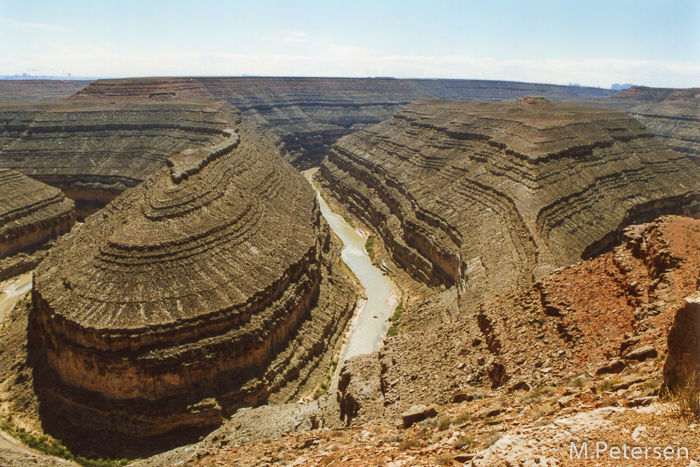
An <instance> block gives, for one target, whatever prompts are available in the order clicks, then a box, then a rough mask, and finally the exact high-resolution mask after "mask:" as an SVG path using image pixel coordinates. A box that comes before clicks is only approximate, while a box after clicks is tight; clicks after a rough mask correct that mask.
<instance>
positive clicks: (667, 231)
mask: <svg viewBox="0 0 700 467" xmlns="http://www.w3.org/2000/svg"><path fill="white" fill-rule="evenodd" d="M40 88H41V86H40V85H39V86H38V87H35V88H32V87H27V86H25V87H19V88H17V89H19V90H18V91H12V92H14V93H16V94H8V95H10V96H11V98H8V99H6V100H7V101H12V102H14V103H8V104H3V105H2V106H0V167H7V168H8V169H2V170H1V171H0V177H5V176H6V177H8V178H7V180H13V181H18V182H17V183H19V184H18V185H17V187H16V188H15V189H12V190H3V189H1V188H0V195H2V196H5V197H6V199H9V200H10V201H9V203H10V204H11V206H10V207H9V208H7V209H5V211H8V212H11V213H12V212H15V211H17V209H16V208H15V207H12V206H15V205H19V204H22V203H23V204H24V205H28V206H29V207H20V208H18V209H19V211H22V210H24V211H23V212H29V211H31V213H32V215H31V216H29V217H31V218H32V219H34V217H36V216H35V215H34V214H33V213H34V212H35V211H33V210H34V209H35V208H37V207H38V206H39V205H41V206H42V209H44V208H45V207H48V208H51V209H53V210H56V209H57V207H61V208H70V209H68V210H67V211H65V212H64V211H61V212H63V214H60V215H59V214H55V213H48V211H47V212H42V213H41V214H40V215H39V214H37V216H38V217H37V218H39V217H40V218H41V219H43V220H42V221H41V222H40V225H41V226H42V228H44V229H45V230H46V231H50V232H51V235H48V236H46V238H44V236H42V240H41V242H34V241H33V240H32V238H33V237H31V236H28V235H24V234H18V235H17V238H18V239H21V242H24V243H22V244H20V243H17V245H15V246H13V249H12V251H11V252H10V253H9V254H8V256H7V258H6V259H4V260H0V261H8V260H12V261H19V262H20V263H22V264H23V266H21V269H22V271H24V270H28V269H34V268H35V269H34V278H33V287H32V291H31V295H29V296H27V297H25V298H24V299H20V300H19V301H18V303H17V304H16V305H15V306H14V309H13V310H9V309H8V310H7V311H6V318H5V322H4V323H3V326H2V329H0V355H2V357H3V358H2V359H0V375H2V378H1V380H0V411H1V413H2V414H3V415H4V416H5V419H4V420H5V421H4V425H3V429H4V430H5V431H8V432H10V433H12V434H13V435H14V436H17V434H18V433H20V432H19V431H17V430H19V429H20V428H21V429H23V430H26V431H27V432H31V433H36V434H37V436H41V435H50V436H54V437H56V438H57V439H60V440H62V441H63V442H64V443H66V444H67V445H68V446H69V447H70V448H71V449H72V450H74V451H75V452H77V453H81V454H87V455H90V456H95V455H97V456H105V455H106V456H111V457H115V458H117V457H124V456H127V457H130V458H132V459H135V458H143V459H142V460H138V461H136V462H135V463H134V465H136V466H139V467H150V466H153V467H155V466H162V465H183V464H185V465H197V466H199V465H202V466H210V465H220V464H222V463H223V465H227V464H231V463H234V462H236V463H240V464H241V465H264V464H268V465H277V464H290V463H293V464H294V465H316V464H318V463H319V462H322V463H325V465H357V463H358V462H360V463H361V462H365V463H368V462H369V463H368V464H367V465H376V463H375V462H374V461H375V460H377V459H382V461H381V462H384V463H390V462H395V463H396V464H394V465H404V464H406V465H407V464H410V463H411V462H419V463H431V462H435V463H439V462H438V460H439V458H441V459H443V460H442V461H440V462H448V463H445V464H441V465H449V464H452V463H457V462H459V463H462V462H472V465H475V466H476V465H490V464H489V463H498V462H501V461H503V462H510V463H511V464H512V465H519V464H518V463H519V462H521V461H522V462H525V460H527V459H532V458H533V456H541V458H542V459H545V460H546V462H551V461H552V459H555V460H556V459H558V460H557V462H559V461H562V459H560V458H557V457H556V456H557V452H558V451H557V449H559V448H561V446H555V445H553V444H552V443H555V444H556V440H557V439H559V438H557V437H556V436H563V435H561V434H556V436H554V435H553V436H551V437H550V438H548V440H549V441H548V442H549V444H546V443H545V444H546V445H543V444H541V443H540V444H538V443H539V442H540V438H537V442H535V443H534V444H533V442H532V441H533V438H532V437H528V436H526V435H523V437H521V438H519V436H521V433H520V430H521V429H523V428H524V429H526V430H539V429H542V430H543V431H542V433H545V432H547V433H553V432H556V430H557V429H559V428H561V426H563V425H566V424H567V423H569V424H574V425H575V424H577V423H579V421H580V420H581V417H582V416H583V417H584V418H585V417H588V416H590V417H592V419H593V421H591V422H590V423H589V422H586V423H584V424H583V425H580V426H581V428H579V429H578V430H579V431H576V430H573V431H575V432H576V433H577V434H576V436H593V433H600V431H595V430H598V429H600V427H601V426H603V423H602V422H600V420H598V419H596V418H595V417H597V415H596V413H597V412H595V411H593V410H592V408H595V409H596V410H597V409H601V408H606V407H614V408H615V409H616V410H617V409H620V410H621V411H622V410H625V411H626V412H624V413H623V412H620V414H617V412H615V413H614V414H612V415H611V414H607V415H605V417H617V418H616V420H617V422H616V423H619V424H620V426H627V425H629V424H631V423H633V421H634V420H635V419H636V418H635V417H645V416H646V415H644V414H645V413H644V412H637V411H636V410H637V409H638V407H640V406H648V407H643V409H645V410H646V409H649V410H661V409H657V408H654V407H659V405H658V404H659V403H660V402H659V399H658V396H659V395H660V394H661V391H662V388H660V383H661V381H662V380H663V377H664V375H666V380H667V382H668V383H670V384H671V385H673V378H674V375H676V374H680V373H681V372H683V371H685V369H686V368H690V369H691V370H694V369H696V367H697V362H695V363H693V362H691V364H690V365H688V364H686V363H684V362H688V361H689V359H688V356H687V353H688V349H691V350H692V349H693V348H695V347H697V343H698V342H700V339H699V338H698V336H696V335H695V334H693V333H692V332H687V331H688V330H689V329H690V327H691V326H689V325H688V324H687V323H691V325H693V326H694V324H692V323H695V321H697V319H696V317H695V314H696V311H697V310H695V308H696V306H695V301H694V300H695V299H694V298H693V297H694V296H693V293H694V292H695V291H696V289H697V271H698V268H699V267H700V266H699V265H700V256H698V249H697V248H696V247H695V245H696V244H697V238H698V235H700V225H699V224H698V223H699V222H700V221H697V220H695V219H692V218H691V217H680V216H675V215H674V216H666V217H661V218H659V216H662V215H668V214H676V215H684V216H697V215H698V208H699V207H700V204H699V201H700V177H699V175H700V172H699V171H700V167H698V164H696V163H695V157H697V148H696V142H697V141H696V139H697V138H695V136H694V134H695V129H694V125H695V123H694V121H695V119H697V117H696V115H697V108H696V107H694V106H696V99H697V93H695V91H694V90H676V91H674V90H659V89H649V88H637V87H633V88H631V89H630V90H627V91H624V92H622V93H618V94H614V93H613V92H611V91H608V90H600V89H593V88H581V87H577V86H552V85H538V84H528V83H508V82H496V81H468V80H395V79H390V78H369V79H325V78H139V79H123V80H98V81H94V82H92V83H90V84H88V83H75V90H76V91H77V92H76V93H75V94H72V95H70V97H67V95H68V90H67V89H68V88H66V87H65V86H58V87H56V88H55V89H54V90H51V89H48V88H47V90H46V91H41V90H40ZM0 89H2V88H1V87H0ZM32 92H33V93H35V94H36V96H37V97H36V98H34V99H32V98H31V97H29V96H31V94H32ZM613 94H614V95H613ZM525 95H537V96H541V97H522V96H525ZM12 96H14V97H12ZM545 97H546V98H545ZM57 98H59V99H60V100H55V99H57ZM51 99H54V101H52V102H40V101H48V100H51ZM445 99H451V100H445ZM466 99H479V101H476V100H466ZM0 100H2V99H0ZM571 100H577V101H580V102H582V103H585V104H586V105H587V106H586V107H584V106H583V105H580V104H579V103H575V102H571ZM500 101H508V102H500ZM622 110H625V111H626V112H628V113H624V112H622ZM318 165H320V169H319V171H318V173H317V175H316V176H315V181H316V182H317V184H318V186H319V187H320V193H319V197H318V198H317V197H316V196H314V191H313V190H312V188H311V187H310V186H309V184H308V182H307V181H306V180H304V178H303V177H302V176H301V175H300V174H299V173H298V172H297V169H307V168H309V167H312V166H318ZM29 177H31V178H29ZM3 180H5V179H4V178H3ZM13 183H15V182H13ZM45 184H48V185H51V186H47V185H45ZM4 186H5V185H4V184H3V185H2V187H3V188H4ZM7 186H9V185H7ZM32 196H34V198H32ZM2 199H3V198H2V197H1V196H0V207H2V206H4V205H3V204H2V203H3V201H2ZM71 200H74V202H75V205H74V207H73V204H72V203H73V202H72V201H71ZM325 201H328V204H329V205H331V207H332V208H333V209H334V210H335V213H329V212H328V210H327V209H326V208H327V206H326V203H325ZM13 203H14V204H13ZM8 206H9V205H8ZM322 206H323V210H324V212H323V214H322V212H321V209H322ZM19 211H17V212H19ZM37 212H38V211H37ZM2 215H3V214H2V212H0V216H2ZM23 215H24V214H23ZM13 216H14V214H13ZM324 216H335V217H336V218H337V219H340V220H342V222H343V223H344V227H345V228H348V229H350V230H356V232H352V233H353V234H357V233H361V234H362V235H365V236H367V235H372V237H370V238H371V241H370V242H368V243H367V244H366V245H365V246H366V249H367V252H366V253H367V254H368V255H369V257H371V263H374V267H377V268H381V270H382V271H383V272H384V274H385V275H386V276H388V277H381V278H379V279H381V280H382V282H386V283H387V284H389V285H386V286H385V285H384V284H382V285H381V288H382V290H384V289H386V291H391V289H392V286H391V281H393V282H394V283H395V284H397V290H396V292H399V291H400V294H397V295H392V296H391V298H390V300H389V302H391V304H392V308H391V309H387V310H382V311H377V312H375V311H372V313H370V314H368V315H367V316H365V318H367V320H368V321H370V322H371V325H370V327H371V329H372V331H373V332H374V331H379V335H378V336H376V335H374V334H373V335H372V336H369V335H368V336H364V338H363V339H361V340H362V341H363V342H362V345H363V350H362V351H359V352H354V351H353V352H350V355H349V357H350V358H347V359H346V358H345V357H344V355H343V354H342V353H341V352H342V351H343V350H341V349H342V347H343V344H344V341H345V339H344V337H346V336H348V335H349V333H348V330H349V329H350V328H351V326H352V325H353V324H352V322H351V321H352V320H351V318H352V314H353V310H355V309H356V307H357V305H358V303H361V302H362V298H363V295H364V294H363V292H362V290H361V287H360V285H359V283H360V282H363V280H364V279H365V278H364V277H359V281H358V278H357V277H354V275H353V273H352V272H351V271H350V270H349V269H347V268H346V265H344V264H343V263H342V262H341V243H340V241H339V240H338V238H337V237H336V235H335V234H334V233H332V232H331V229H330V228H329V226H328V223H327V222H326V221H325V220H324ZM58 218H60V219H61V222H64V221H65V222H64V224H65V226H64V224H60V222H58V221H57V220H56V219H58ZM0 219H2V217H0ZM14 219H15V217H13V220H14ZM76 219H77V220H78V221H80V222H79V223H78V224H77V225H76V226H75V227H74V228H73V229H72V231H71V232H70V233H68V231H69V230H70V229H71V227H73V223H74V222H75V220H76ZM83 221H84V223H83ZM42 222H43V223H42ZM15 223H16V222H15ZM7 224H8V225H9V224H11V222H8V223H7ZM58 224H60V225H61V226H62V227H61V228H56V227H52V226H55V225H58ZM68 224H70V225H68ZM1 225H2V223H0V226H1ZM0 228H2V227H0ZM51 229H53V230H51ZM22 232H25V233H26V232H27V229H26V228H25V230H22ZM41 235H43V234H41ZM356 236H357V235H356ZM56 237H58V239H56ZM13 238H14V237H13ZM47 239H49V243H48V244H45V243H44V242H45V241H46V240H47ZM353 242H354V243H353V244H352V245H351V246H350V248H351V249H355V250H360V249H362V243H363V239H362V238H361V237H358V238H356V239H355V240H353ZM41 244H45V245H46V246H44V247H42V246H40V245H41ZM5 245H6V244H5V243H0V246H3V247H4V246H5ZM37 245H39V246H38V253H36V252H33V251H34V250H35V249H36V248H37ZM347 246H348V245H346V248H347ZM15 247H16V248H15ZM49 247H50V249H49ZM364 254H365V253H363V255H364ZM344 256H345V257H347V253H346V254H344ZM18 258H19V259H18ZM42 259H43V262H41V264H39V265H38V267H37V264H38V263H39V261H41V260H42ZM365 262H367V261H366V260H365ZM0 264H2V263H1V262H0ZM18 264H19V263H18ZM368 267H370V266H368ZM19 270H20V268H16V269H14V270H13V271H15V272H16V271H19ZM15 272H13V273H11V274H10V275H14V274H15ZM360 275H362V274H360ZM8 277H9V276H8ZM379 279H372V280H373V281H374V282H376V283H377V284H373V285H377V288H380V286H379V284H378V282H379ZM389 279H391V280H389ZM26 280H28V279H27V276H23V279H22V281H26ZM24 286H25V282H21V283H20V282H17V284H16V285H15V286H14V287H15V289H17V290H18V291H19V290H21V291H24V290H26V289H25V287H24ZM6 289H7V290H14V289H12V285H10V286H7V287H6ZM3 290H4V289H3ZM17 293H19V292H17ZM368 295H369V294H368ZM399 295H400V298H399ZM12 298H13V300H14V299H16V297H14V296H13V297H12ZM382 301H383V302H385V303H388V302H387V300H386V299H385V298H384V297H383V296H382V297H381V298H380V299H379V302H382ZM396 302H399V307H398V308H397V309H396V312H395V313H394V315H393V316H391V317H390V318H389V321H388V322H387V321H386V320H385V318H386V317H387V316H389V315H391V312H392V309H393V306H395V305H396V304H397V303H396ZM380 305H381V304H380ZM3 313H5V311H4V310H3ZM674 320H675V322H676V325H675V326H673V327H672V325H673V323H674ZM389 326H391V328H392V332H391V333H390V334H389V337H386V338H384V339H383V343H382V337H383V335H384V332H386V329H387V328H388V327H389ZM358 329H359V327H358ZM669 329H675V331H671V335H670V336H669V334H668V331H669ZM667 339H668V344H667ZM364 341H366V342H364ZM377 341H379V344H378V342H377ZM377 344H378V345H377ZM372 350H374V351H373V352H372ZM667 352H668V358H666V369H665V370H663V371H662V366H664V360H663V359H664V357H666V354H667ZM684 352H685V353H684ZM356 354H359V355H356ZM699 361H700V360H699ZM679 362H681V364H679ZM693 365H695V366H693ZM335 382H337V387H336V386H335ZM607 386H610V388H611V389H609V390H608V389H604V387H607ZM615 388H616V389H615ZM655 404H657V405H655ZM640 410H642V409H640ZM594 412H595V413H594ZM606 413H607V412H606ZM611 413H612V412H611ZM8 415H9V418H8V417H7V416H8ZM555 416H556V417H561V418H560V419H561V420H563V421H562V422H561V423H557V424H556V425H553V424H551V423H550V422H551V420H550V418H552V419H553V418H554V417H555ZM567 417H568V418H567ZM601 417H602V416H601ZM625 417H629V418H630V420H626V419H625ZM447 419H449V420H448V421H449V423H447V425H446V426H447V428H444V427H443V428H440V427H441V426H443V425H445V423H446V422H445V423H443V421H444V420H447ZM421 420H422V421H421ZM572 420H573V421H572ZM645 420H646V419H645ZM664 420H665V419H664ZM599 422H600V423H599ZM587 423H589V424H587ZM645 423H650V422H645ZM562 424H563V425H562ZM567 426H568V425H567ZM589 428H590V430H589ZM686 428H687V429H686ZM686 428H684V429H685V430H686V431H684V432H683V433H684V434H683V435H682V436H683V437H684V439H685V437H686V435H687V432H690V431H692V428H689V427H686ZM467 430H471V432H472V433H473V434H474V439H473V440H472V441H470V442H463V440H464V439H465V438H466V433H467ZM495 430H498V433H501V434H503V432H508V435H506V436H505V437H504V438H503V442H502V443H501V445H499V444H498V443H499V442H500V441H498V442H496V443H495V444H494V446H496V448H493V449H492V448H490V446H491V445H492V444H493V443H491V442H490V441H488V438H489V437H490V436H492V435H493V436H495ZM547 430H549V431H547ZM586 430H589V431H586ZM631 430H635V426H634V425H633V426H631ZM688 430H690V431H688ZM573 431H572V432H573ZM546 436H549V435H546ZM566 436H569V435H568V434H567V435H566ZM553 440H554V441H553ZM190 443H194V444H190ZM406 443H409V444H406ZM507 443H510V444H507ZM519 443H520V444H519ZM528 443H529V444H528ZM523 445H527V446H528V447H527V449H526V448H523ZM498 446H501V447H498ZM504 446H505V447H504ZM508 446H518V449H521V450H522V449H524V450H525V451H522V452H527V454H523V456H524V457H523V458H522V459H515V458H514V457H508V455H507V454H503V453H504V452H506V453H507V452H508V449H510V448H509V447H508ZM553 446H554V447H553ZM499 449H500V450H499ZM528 449H529V450H528ZM538 449H539V451H538ZM164 451H165V452H164ZM516 451H517V452H521V451H518V450H516ZM528 456H529V457H528ZM526 458H527V459H526ZM0 459H3V461H6V462H7V463H10V465H24V464H25V463H27V462H35V463H37V465H54V463H55V462H56V460H55V459H53V458H41V457H40V456H35V455H34V454H32V453H27V452H25V453H22V454H17V453H16V452H15V453H14V454H10V453H7V452H6V450H5V449H3V447H2V446H1V445H0ZM524 459H525V460H524ZM356 461H357V462H356ZM13 462H14V464H12V463H13ZM115 465H116V464H115ZM506 465H507V463H506Z"/></svg>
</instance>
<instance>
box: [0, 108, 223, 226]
mask: <svg viewBox="0 0 700 467" xmlns="http://www.w3.org/2000/svg"><path fill="white" fill-rule="evenodd" d="M230 112H231V111H230V109H229V107H228V105H226V104H224V103H213V102H208V103H174V104H169V103H149V104H138V103H124V102H121V103H119V104H118V105H111V104H108V103H99V104H86V103H82V104H76V103H66V102H61V103H53V104H44V105H34V106H6V107H4V108H3V109H2V110H0V167H5V168H12V169H15V170H17V171H19V172H22V173H23V174H25V175H28V176H30V177H32V178H34V179H36V180H40V181H42V182H44V183H47V184H49V185H51V186H54V187H57V188H60V189H61V190H63V192H64V193H65V195H66V196H68V197H69V198H71V199H73V200H75V201H76V205H77V216H78V218H81V219H82V218H84V217H87V216H88V215H89V214H91V213H93V212H95V211H96V210H97V209H99V208H101V207H103V206H104V205H106V204H107V203H108V202H109V201H111V200H112V199H113V198H114V197H115V196H117V195H118V194H119V193H121V192H122V191H124V190H125V189H127V188H129V187H133V186H136V185H137V184H139V183H140V182H141V181H143V180H144V179H145V178H146V176H148V175H150V174H152V173H154V172H156V171H157V170H158V169H159V168H161V167H162V166H163V165H164V164H165V161H166V159H167V158H168V157H169V156H173V155H175V154H178V153H179V152H181V151H183V150H186V149H197V148H203V147H207V146H209V145H212V144H217V143H219V142H221V141H223V140H224V139H225V135H224V133H223V132H222V130H223V129H224V128H226V125H227V122H228V120H229V116H230Z"/></svg>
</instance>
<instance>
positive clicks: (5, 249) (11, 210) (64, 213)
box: [0, 169, 75, 281]
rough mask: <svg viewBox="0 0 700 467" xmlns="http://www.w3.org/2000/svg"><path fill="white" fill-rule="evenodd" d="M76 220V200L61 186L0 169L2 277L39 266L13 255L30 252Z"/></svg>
mask: <svg viewBox="0 0 700 467" xmlns="http://www.w3.org/2000/svg"><path fill="white" fill-rule="evenodd" d="M74 223H75V210H74V203H73V201H71V200H69V199H67V198H66V197H65V196H64V195H63V193H62V192H61V190H59V189H57V188H52V187H50V186H48V185H45V184H43V183H41V182H37V181H36V180H32V179H31V178H29V177H27V176H25V175H22V174H21V173H19V172H15V171H14V170H9V169H0V281H2V280H4V279H6V278H7V277H10V276H11V275H16V274H20V273H22V272H24V271H25V270H27V269H30V268H32V267H34V266H36V264H34V263H32V262H29V263H27V262H22V261H19V262H18V261H14V260H12V259H11V258H10V257H11V256H13V255H16V254H17V253H31V252H32V251H33V250H35V249H36V248H38V247H40V246H41V245H43V244H45V243H46V242H48V241H50V240H52V239H54V238H56V237H58V236H59V235H63V234H64V233H66V232H68V231H70V229H71V227H73V224H74Z"/></svg>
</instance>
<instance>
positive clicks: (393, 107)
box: [73, 77, 613, 169]
mask: <svg viewBox="0 0 700 467" xmlns="http://www.w3.org/2000/svg"><path fill="white" fill-rule="evenodd" d="M526 94H536V95H541V96H545V97H548V98H550V99H555V100H556V99H579V98H602V97H606V96H610V95H611V94H613V92H612V91H610V90H602V89H596V88H586V87H583V88H582V87H573V86H556V85H549V84H533V83H517V82H506V81H479V80H418V79H391V78H366V79H357V78H252V77H250V78H247V77H246V78H142V79H125V80H100V81H95V82H93V83H92V84H91V85H90V86H88V87H86V88H85V89H83V90H82V91H80V92H79V93H78V94H76V95H75V97H74V98H73V100H75V101H81V100H95V99H100V100H103V99H112V100H113V99H115V98H116V99H119V100H154V99H158V100H182V99H192V98H197V99H200V98H203V97H205V96H207V95H208V96H211V97H212V98H214V99H220V100H225V101H227V102H229V103H230V104H232V105H234V106H235V107H237V108H239V109H240V110H241V111H242V112H243V114H244V115H246V116H248V117H249V118H251V119H253V120H254V121H255V122H256V123H257V124H258V125H260V126H261V127H264V128H267V129H269V130H270V131H272V132H274V133H276V134H277V135H279V136H280V137H281V138H282V139H283V140H284V142H285V144H286V145H287V147H288V149H289V153H290V156H291V160H292V163H293V164H294V165H295V166H296V167H298V168H301V169H307V168H309V167H311V166H315V165H318V164H320V162H321V160H322V159H323V156H324V155H325V154H326V153H327V152H328V148H329V147H330V146H331V145H332V144H333V143H334V142H335V141H337V140H338V138H340V137H341V136H344V135H347V134H350V133H352V132H354V131H355V130H357V129H359V128H363V127H366V126H368V125H372V124H375V123H379V122H381V121H383V120H385V119H387V118H389V117H391V115H393V114H394V113H395V112H396V111H397V110H398V109H399V108H400V107H401V106H403V105H405V104H407V103H409V102H412V101H415V100H418V99H425V98H441V99H485V100H507V99H517V98H519V97H521V96H522V95H526Z"/></svg>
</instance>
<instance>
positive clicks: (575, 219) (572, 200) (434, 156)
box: [321, 99, 700, 309]
mask: <svg viewBox="0 0 700 467" xmlns="http://www.w3.org/2000/svg"><path fill="white" fill-rule="evenodd" d="M321 175H322V177H323V178H324V179H325V182H326V183H327V185H328V187H329V189H330V190H331V191H332V192H333V193H334V195H335V196H337V197H338V198H339V199H341V200H342V201H343V202H344V203H345V204H347V205H349V207H350V209H351V211H352V212H353V213H354V214H356V215H357V216H359V217H361V218H363V219H365V220H366V221H367V222H368V223H370V224H372V225H373V226H374V227H375V228H376V230H377V232H378V233H379V234H380V235H381V237H382V239H383V240H384V243H385V244H386V245H387V247H388V249H389V250H390V251H391V252H392V255H393V257H394V259H395V261H396V262H397V263H399V264H400V265H402V266H403V267H404V268H406V269H408V270H409V271H410V272H411V273H412V274H413V276H415V277H417V278H419V279H421V280H422V281H424V282H426V283H428V284H434V285H437V284H444V285H446V286H448V287H449V286H452V285H456V286H457V290H458V291H459V292H460V301H461V306H467V308H468V309H474V308H475V307H476V306H477V305H478V303H480V302H481V301H483V300H484V299H490V298H493V297H494V296H495V295H496V294H498V293H499V292H503V291H505V290H507V289H509V288H511V287H513V286H515V285H526V284H530V283H531V282H532V281H533V279H536V278H538V277H543V276H544V275H545V274H546V273H548V272H550V271H552V270H553V269H555V268H557V267H561V266H564V265H567V264H571V263H574V262H576V261H579V260H581V259H582V258H586V257H589V256H591V255H594V254H597V253H598V252H601V251H603V250H605V249H606V248H607V247H608V246H609V245H611V244H612V243H613V242H614V241H615V240H616V238H617V235H618V232H619V231H620V228H621V227H622V226H624V225H627V224H630V223H634V222H639V221H645V220H647V219H650V218H653V217H655V216H658V215H659V214H661V213H668V212H671V213H680V212H696V211H697V208H698V201H699V200H700V178H698V177H699V176H700V171H699V170H698V168H697V167H696V166H695V165H694V164H693V163H691V162H690V161H689V160H688V159H687V157H686V156H684V155H682V154H679V153H677V152H674V151H672V150H669V149H668V148H667V147H665V146H664V145H663V144H662V142H661V141H660V140H659V139H658V138H656V137H654V135H653V134H652V133H651V132H650V131H649V130H647V129H645V128H644V127H643V126H642V125H640V124H639V123H638V122H637V121H636V120H635V119H633V118H631V117H630V116H629V115H626V114H624V113H621V112H615V111H608V110H601V109H594V108H586V107H582V106H577V105H572V104H555V103H551V102H548V101H546V100H543V99H523V100H521V101H518V102H516V103H486V102H458V101H421V102H418V103H414V104H410V105H408V106H406V107H405V109H404V110H403V111H401V112H399V113H398V114H396V115H395V116H394V117H393V118H392V119H390V120H388V121H386V122H383V123H381V124H379V125H376V126H373V127H371V128H368V129H364V130H361V131H359V132H357V133H355V134H353V135H351V136H348V137H345V138H343V139H341V140H340V141H339V142H338V143H337V144H336V145H335V146H334V147H333V148H332V149H331V151H330V153H329V155H328V157H327V158H326V160H325V161H324V163H323V165H322V168H321Z"/></svg>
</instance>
